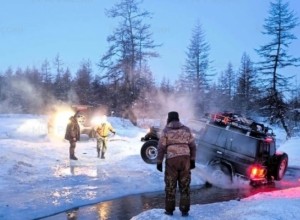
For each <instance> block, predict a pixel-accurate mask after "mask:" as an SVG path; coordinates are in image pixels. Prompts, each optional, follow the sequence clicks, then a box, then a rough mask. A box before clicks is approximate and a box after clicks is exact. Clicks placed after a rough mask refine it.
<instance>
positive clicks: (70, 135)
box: [65, 116, 80, 160]
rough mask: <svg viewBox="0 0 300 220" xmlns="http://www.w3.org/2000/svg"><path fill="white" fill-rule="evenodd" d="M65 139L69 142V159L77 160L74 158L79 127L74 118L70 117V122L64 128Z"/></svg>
mask: <svg viewBox="0 0 300 220" xmlns="http://www.w3.org/2000/svg"><path fill="white" fill-rule="evenodd" d="M65 139H66V140H68V141H69V142H70V148H69V153H70V159H71V160H78V158H77V157H76V156H75V147H76V142H77V141H79V140H80V127H79V124H78V122H77V119H76V117H75V116H72V117H70V121H69V123H68V125H67V128H66V134H65Z"/></svg>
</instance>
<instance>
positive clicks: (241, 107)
mask: <svg viewBox="0 0 300 220" xmlns="http://www.w3.org/2000/svg"><path fill="white" fill-rule="evenodd" d="M256 85H257V74H256V71H255V69H254V66H253V62H252V61H251V59H250V57H249V56H248V55H247V54H246V53H244V54H243V56H242V59H241V65H240V69H239V72H238V76H237V89H236V94H235V95H234V103H235V106H236V108H235V110H237V111H238V112H240V113H242V114H245V115H249V114H251V112H252V111H254V110H255V107H257V105H256V100H258V94H259V91H258V88H257V86H256Z"/></svg>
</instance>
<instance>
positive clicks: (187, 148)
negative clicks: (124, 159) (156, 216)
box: [157, 111, 196, 216]
mask: <svg viewBox="0 0 300 220" xmlns="http://www.w3.org/2000/svg"><path fill="white" fill-rule="evenodd" d="M165 155H166V160H165V193H166V198H165V214H166V215H173V211H174V210H175V204H176V200H175V198H176V188H177V183H178V185H179V191H180V203H179V209H180V211H181V213H182V216H188V215H189V210H190V183H191V172H190V170H191V169H194V168H195V157H196V144H195V139H194V137H193V135H192V133H191V131H190V129H189V128H188V127H187V126H185V125H183V124H182V123H181V122H180V121H179V114H178V113H177V112H174V111H173V112H169V113H168V119H167V125H166V126H165V128H164V129H163V131H162V134H161V137H160V139H159V142H158V156H157V170H159V171H160V172H162V170H163V168H162V162H163V159H164V157H165Z"/></svg>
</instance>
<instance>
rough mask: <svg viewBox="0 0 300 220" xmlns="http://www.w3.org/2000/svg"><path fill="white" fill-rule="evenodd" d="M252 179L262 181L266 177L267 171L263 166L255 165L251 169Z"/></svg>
mask: <svg viewBox="0 0 300 220" xmlns="http://www.w3.org/2000/svg"><path fill="white" fill-rule="evenodd" d="M249 174H250V175H249V176H250V179H252V180H253V179H261V178H265V176H266V169H265V168H264V167H262V166H261V165H253V166H251V167H250V169H249Z"/></svg>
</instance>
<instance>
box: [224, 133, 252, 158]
mask: <svg viewBox="0 0 300 220" xmlns="http://www.w3.org/2000/svg"><path fill="white" fill-rule="evenodd" d="M226 148H227V149H228V150H232V151H235V152H238V153H240V154H244V155H247V156H250V157H255V156H256V148H257V140H256V139H254V138H251V137H249V136H245V135H243V134H239V133H235V132H231V133H230V134H229V135H228V141H227V145H226Z"/></svg>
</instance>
